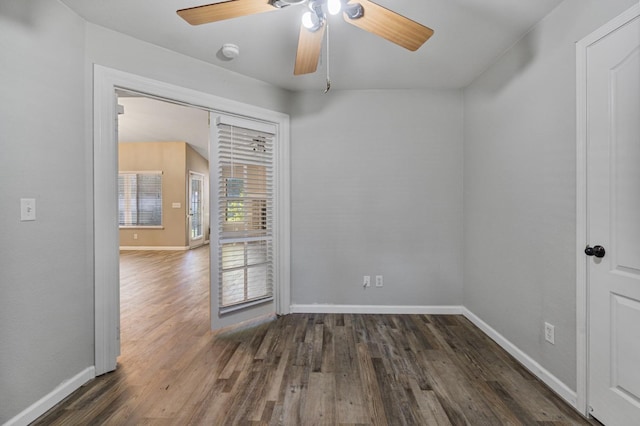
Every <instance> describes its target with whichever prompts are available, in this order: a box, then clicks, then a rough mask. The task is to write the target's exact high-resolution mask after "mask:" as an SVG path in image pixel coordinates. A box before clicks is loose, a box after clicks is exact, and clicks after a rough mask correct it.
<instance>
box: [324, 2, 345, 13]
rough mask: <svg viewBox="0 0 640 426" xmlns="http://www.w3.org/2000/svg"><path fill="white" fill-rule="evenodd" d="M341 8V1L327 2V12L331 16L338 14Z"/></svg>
mask: <svg viewBox="0 0 640 426" xmlns="http://www.w3.org/2000/svg"><path fill="white" fill-rule="evenodd" d="M341 8H342V1H341V0H328V1H327V10H328V11H329V14H331V15H337V14H338V13H340V9H341Z"/></svg>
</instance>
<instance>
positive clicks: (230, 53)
mask: <svg viewBox="0 0 640 426" xmlns="http://www.w3.org/2000/svg"><path fill="white" fill-rule="evenodd" d="M221 50H222V55H223V56H224V57H225V58H227V59H229V60H231V59H235V58H237V57H238V56H240V48H239V47H238V46H237V45H235V44H232V43H225V44H223V45H222V49H221Z"/></svg>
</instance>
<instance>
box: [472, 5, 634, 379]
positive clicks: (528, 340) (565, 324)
mask: <svg viewBox="0 0 640 426" xmlns="http://www.w3.org/2000/svg"><path fill="white" fill-rule="evenodd" d="M636 1H637V0H607V1H604V0H598V1H596V0H587V1H584V0H567V1H565V2H563V3H561V4H560V5H559V6H558V7H557V8H556V9H555V10H554V11H553V12H552V13H551V14H550V15H549V16H547V17H546V18H545V19H544V20H543V21H542V22H541V23H540V24H539V25H537V26H536V28H535V29H534V30H533V31H531V32H530V33H529V34H528V35H527V36H525V37H524V38H523V39H522V40H520V42H519V43H518V44H516V45H515V46H514V47H513V48H512V49H510V50H509V51H508V52H507V53H506V54H505V55H504V56H503V57H502V58H501V59H500V60H499V61H498V62H497V63H496V64H494V65H493V66H492V67H491V68H490V69H489V70H487V71H486V72H485V73H484V74H483V75H482V76H480V77H479V78H478V79H477V80H476V81H475V82H474V83H472V84H471V85H470V86H469V87H467V88H466V89H465V91H464V112H465V119H464V135H465V143H464V206H465V220H464V284H465V285H464V304H465V306H466V307H467V308H469V309H470V310H471V311H472V312H473V313H475V314H476V315H478V316H479V317H480V318H481V319H483V320H484V321H485V322H487V323H488V324H489V325H490V326H492V327H493V328H494V329H496V330H497V331H498V332H500V333H501V334H502V335H504V336H505V337H506V338H507V339H509V340H510V341H511V342H512V343H514V344H515V345H517V346H518V347H519V348H520V349H522V350H523V351H524V352H525V353H527V354H528V355H529V356H531V357H532V358H534V359H535V360H536V361H538V362H539V363H540V364H541V365H542V366H543V367H544V368H546V369H547V370H549V371H550V372H551V373H552V374H554V375H555V376H556V377H558V378H559V379H560V380H562V381H563V382H564V383H565V384H567V385H568V386H569V387H571V388H572V389H575V388H576V367H575V363H576V321H575V312H576V295H575V287H576V276H575V269H576V265H575V245H576V241H575V240H576V232H575V226H576V223H575V199H576V192H575V191H576V179H575V173H576V164H575V158H576V153H575V152H576V148H575V147H576V133H575V128H576V122H575V116H576V89H575V87H576V77H575V75H576V71H575V63H576V60H575V42H577V41H578V40H580V39H581V38H583V37H584V36H586V35H587V34H589V33H590V32H591V31H593V30H595V29H597V28H598V27H600V26H601V25H602V24H604V23H605V22H607V21H608V20H609V19H611V18H613V17H614V16H616V15H618V14H620V13H621V12H622V11H623V10H625V9H627V8H629V7H631V6H632V5H633V4H635V3H636ZM544 321H548V322H550V323H552V324H554V325H555V327H556V330H555V340H556V344H555V345H550V344H548V343H546V342H545V341H544V333H543V323H544Z"/></svg>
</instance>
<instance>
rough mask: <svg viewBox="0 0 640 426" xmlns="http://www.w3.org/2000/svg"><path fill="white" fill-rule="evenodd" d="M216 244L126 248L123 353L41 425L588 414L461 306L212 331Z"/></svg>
mask: <svg viewBox="0 0 640 426" xmlns="http://www.w3.org/2000/svg"><path fill="white" fill-rule="evenodd" d="M208 254H209V251H208V247H203V248H200V249H197V250H192V251H188V252H123V253H122V254H121V294H122V295H121V298H122V302H121V323H122V355H121V357H120V358H119V360H118V369H117V370H116V371H115V372H113V373H109V374H106V375H103V376H101V377H98V378H96V379H95V380H93V381H91V382H89V383H88V384H86V385H85V386H83V387H82V388H81V389H79V390H77V391H76V392H75V393H73V394H72V395H71V396H69V397H68V398H67V399H66V400H65V401H63V402H62V403H60V404H59V405H58V406H56V407H54V408H53V409H52V410H50V411H49V412H48V413H47V414H45V415H44V416H43V417H41V418H40V419H38V420H37V421H36V422H35V424H38V425H88V424H91V425H95V424H109V425H128V424H131V425H146V424H149V425H151V424H152V425H187V424H198V425H200V424H202V425H227V424H228V425H235V424H238V425H315V424H322V425H449V424H452V425H501V424H504V425H520V424H522V425H581V424H585V425H588V424H591V423H589V422H588V421H587V420H585V419H583V418H582V417H580V416H579V415H578V414H577V413H576V412H575V411H574V410H573V409H572V408H571V407H569V406H568V405H567V404H565V403H564V402H563V401H562V400H561V399H560V398H558V397H557V396H556V395H555V394H554V393H553V392H551V391H550V390H549V389H548V388H547V387H546V386H544V385H543V384H542V383H541V382H540V381H538V380H536V378H535V377H533V376H532V375H531V374H530V373H529V372H528V371H527V370H525V369H524V368H522V367H521V366H520V365H519V364H518V363H517V362H516V361H515V360H514V359H513V358H511V357H510V356H509V355H508V354H507V353H506V352H505V351H503V350H502V349H501V348H500V347H499V346H498V345H497V344H496V343H494V342H493V341H492V340H491V339H489V338H488V337H486V336H485V335H484V334H483V333H482V332H481V331H480V330H478V329H477V328H476V327H475V326H474V325H473V324H471V323H470V322H469V321H468V320H467V319H465V318H464V317H462V316H437V315H351V314H344V315H342V314H294V315H288V316H283V317H280V318H277V319H276V318H274V319H271V320H266V321H264V322H262V323H260V324H254V325H251V326H247V327H244V328H241V329H236V330H231V331H227V332H223V333H219V334H214V333H212V332H210V331H209V293H208V263H207V262H208Z"/></svg>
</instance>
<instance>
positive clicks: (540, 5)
mask: <svg viewBox="0 0 640 426" xmlns="http://www.w3.org/2000/svg"><path fill="white" fill-rule="evenodd" d="M61 1H62V2H63V3H65V4H67V5H68V6H69V7H70V8H71V9H73V10H74V11H76V12H77V13H78V14H79V15H80V16H82V17H84V18H85V19H86V20H87V21H89V22H92V23H95V24H97V25H101V26H104V27H107V28H110V29H113V30H115V31H119V32H121V33H125V34H128V35H130V36H133V37H135V38H138V39H140V40H144V41H147V42H149V43H153V44H155V45H158V46H162V47H165V48H167V49H170V50H173V51H176V52H180V53H183V54H185V55H188V56H191V57H194V58H198V59H201V60H203V61H206V62H209V63H212V64H214V65H217V66H220V67H223V68H227V69H229V70H231V71H235V72H238V73H241V74H244V75H247V76H250V77H254V78H257V79H259V80H263V81H266V82H268V83H271V84H273V85H276V86H279V87H282V88H285V89H289V90H318V89H324V87H325V77H326V71H325V66H326V60H325V55H326V49H325V48H323V53H322V59H321V63H320V65H319V67H318V71H317V72H316V73H315V74H310V75H305V76H294V75H293V64H294V61H295V53H296V47H297V41H298V31H299V28H300V17H301V15H302V13H303V12H304V11H306V7H305V6H304V5H299V6H291V7H288V8H285V9H281V10H274V11H273V12H268V13H263V14H260V15H254V16H246V17H241V18H235V19H232V20H228V21H222V22H215V23H211V24H205V25H200V26H191V25H189V24H187V23H186V22H185V21H183V20H182V19H181V18H180V17H179V16H178V15H177V14H176V10H178V9H183V8H188V7H193V6H199V5H202V4H208V3H217V1H215V0H214V1H211V0H209V1H207V0H162V1H158V0H136V1H131V0H109V1H105V0H61ZM265 1H267V0H265ZM561 1H562V0H422V1H416V0H414V1H411V0H376V2H377V3H379V4H380V5H382V6H384V7H387V8H388V9H391V10H394V11H395V12H398V13H400V14H402V15H404V16H406V17H408V18H411V19H413V20H414V21H417V22H420V23H421V24H423V25H426V26H428V27H430V28H432V29H434V30H435V34H434V36H433V37H432V38H431V39H430V40H428V41H427V42H426V43H425V44H424V45H423V46H422V47H421V48H420V49H419V50H418V51H416V52H410V51H408V50H405V49H403V48H401V47H399V46H397V45H395V44H392V43H390V42H388V41H386V40H384V39H382V38H379V37H377V36H374V35H372V34H370V33H367V32H365V31H363V30H361V29H359V28H357V27H354V26H353V25H349V24H347V23H345V22H343V21H342V18H341V17H340V16H331V17H330V19H329V24H330V26H329V27H330V48H329V50H330V53H331V56H330V65H331V80H332V87H333V88H338V89H407V88H460V87H464V86H466V85H467V84H469V83H470V82H471V81H472V80H473V79H474V78H475V77H476V76H478V75H479V74H480V73H482V72H483V71H484V70H485V69H486V68H487V67H488V66H489V65H490V64H491V63H493V62H494V61H495V60H496V59H497V58H498V57H499V56H500V55H501V54H502V53H503V52H504V51H505V50H507V49H508V48H509V47H511V46H512V45H513V44H514V43H515V42H516V41H518V40H519V39H520V38H521V37H522V36H523V35H524V34H525V33H526V32H527V31H528V30H529V29H530V28H531V27H532V26H533V25H535V24H536V23H537V22H538V21H539V20H540V19H542V18H543V17H544V16H545V15H546V14H548V13H549V12H550V11H551V10H552V9H553V8H554V7H555V6H557V5H558V4H559V3H560V2H561ZM365 13H366V12H365ZM224 43H234V44H237V45H238V46H239V47H240V57H239V58H238V59H236V60H233V61H223V60H221V59H219V54H217V53H218V51H219V50H220V48H221V46H222V45H223V44H224Z"/></svg>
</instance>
